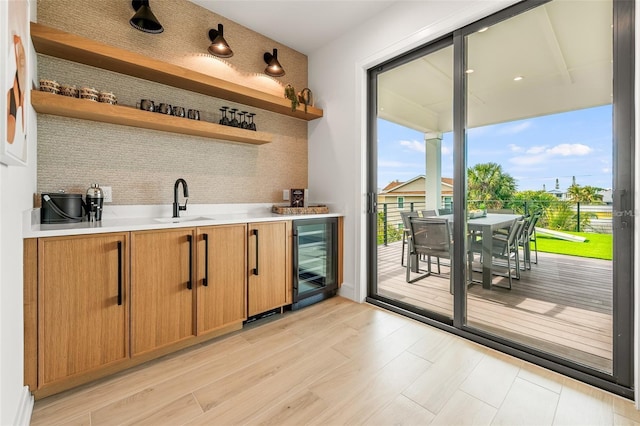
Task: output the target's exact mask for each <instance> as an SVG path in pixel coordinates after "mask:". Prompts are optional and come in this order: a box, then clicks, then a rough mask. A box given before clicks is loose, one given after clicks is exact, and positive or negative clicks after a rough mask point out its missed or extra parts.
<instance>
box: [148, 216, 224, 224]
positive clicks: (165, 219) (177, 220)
mask: <svg viewBox="0 0 640 426" xmlns="http://www.w3.org/2000/svg"><path fill="white" fill-rule="evenodd" d="M211 219H212V218H210V217H205V216H184V217H157V218H155V219H153V220H155V221H156V222H161V223H182V222H191V221H194V220H211Z"/></svg>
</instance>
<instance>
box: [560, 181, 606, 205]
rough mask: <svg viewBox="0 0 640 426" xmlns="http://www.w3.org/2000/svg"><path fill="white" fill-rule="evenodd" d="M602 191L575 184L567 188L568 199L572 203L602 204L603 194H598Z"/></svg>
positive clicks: (593, 187)
mask: <svg viewBox="0 0 640 426" xmlns="http://www.w3.org/2000/svg"><path fill="white" fill-rule="evenodd" d="M600 191H602V188H597V187H595V186H590V185H585V186H580V185H577V184H573V185H571V186H570V187H569V188H567V197H569V201H571V202H572V203H584V204H602V194H599V193H598V192H600Z"/></svg>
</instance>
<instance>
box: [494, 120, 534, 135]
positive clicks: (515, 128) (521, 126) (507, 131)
mask: <svg viewBox="0 0 640 426" xmlns="http://www.w3.org/2000/svg"><path fill="white" fill-rule="evenodd" d="M532 124H533V123H532V122H531V121H523V122H522V123H518V124H514V125H512V126H507V127H504V128H502V129H500V134H501V135H515V134H516V133H520V132H523V131H525V130H527V129H528V128H529V127H531V125H532Z"/></svg>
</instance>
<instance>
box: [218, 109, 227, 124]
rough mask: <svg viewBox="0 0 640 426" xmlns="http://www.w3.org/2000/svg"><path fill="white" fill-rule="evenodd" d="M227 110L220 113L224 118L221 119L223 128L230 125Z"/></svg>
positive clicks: (221, 110)
mask: <svg viewBox="0 0 640 426" xmlns="http://www.w3.org/2000/svg"><path fill="white" fill-rule="evenodd" d="M227 109H228V107H222V108H220V112H221V113H222V116H221V117H220V124H222V125H223V126H228V125H229V118H227Z"/></svg>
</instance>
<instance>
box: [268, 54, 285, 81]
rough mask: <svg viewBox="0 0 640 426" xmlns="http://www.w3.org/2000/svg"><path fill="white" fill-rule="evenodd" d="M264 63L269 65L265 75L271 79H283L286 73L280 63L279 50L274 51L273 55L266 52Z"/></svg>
mask: <svg viewBox="0 0 640 426" xmlns="http://www.w3.org/2000/svg"><path fill="white" fill-rule="evenodd" d="M263 57H264V61H265V62H266V63H267V67H266V68H265V69H264V73H265V74H267V75H270V76H271V77H282V76H283V75H284V74H285V72H284V68H282V65H280V62H278V49H273V53H269V52H265V54H264V56H263Z"/></svg>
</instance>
